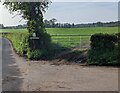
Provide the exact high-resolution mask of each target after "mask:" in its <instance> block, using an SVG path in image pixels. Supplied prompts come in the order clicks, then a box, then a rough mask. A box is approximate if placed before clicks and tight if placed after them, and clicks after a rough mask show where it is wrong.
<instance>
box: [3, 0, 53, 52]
mask: <svg viewBox="0 0 120 93" xmlns="http://www.w3.org/2000/svg"><path fill="white" fill-rule="evenodd" d="M50 3H51V1H49V0H42V1H41V2H8V1H7V2H4V3H3V5H5V6H6V8H7V9H8V10H9V11H10V13H13V12H16V11H17V12H18V14H19V15H22V18H23V19H25V20H27V26H28V27H27V29H28V32H29V39H28V45H29V48H31V49H34V50H35V49H45V48H46V47H47V46H48V45H49V43H50V41H51V40H50V35H48V34H47V33H46V30H45V26H44V22H43V12H45V10H46V8H48V5H49V4H50ZM33 33H36V36H37V37H39V39H38V40H31V39H30V37H31V36H32V34H33Z"/></svg>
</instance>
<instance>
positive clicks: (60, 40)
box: [2, 27, 118, 47]
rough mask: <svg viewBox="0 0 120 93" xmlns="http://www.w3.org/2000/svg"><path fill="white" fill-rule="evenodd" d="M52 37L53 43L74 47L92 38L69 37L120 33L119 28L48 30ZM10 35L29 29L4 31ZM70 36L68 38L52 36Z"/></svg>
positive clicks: (25, 31)
mask: <svg viewBox="0 0 120 93" xmlns="http://www.w3.org/2000/svg"><path fill="white" fill-rule="evenodd" d="M46 31H47V33H49V34H50V35H51V38H52V41H53V42H55V43H57V44H60V45H62V46H64V47H74V46H76V45H79V44H80V43H81V42H86V43H89V39H90V36H82V37H80V36H69V35H93V34H95V33H108V34H114V33H117V32H118V27H96V28H46ZM2 32H8V33H17V32H19V33H27V29H3V30H2ZM52 35H68V36H52Z"/></svg>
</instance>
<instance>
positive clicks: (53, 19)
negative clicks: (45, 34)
mask: <svg viewBox="0 0 120 93" xmlns="http://www.w3.org/2000/svg"><path fill="white" fill-rule="evenodd" d="M49 22H50V25H51V27H55V22H57V19H55V18H52V19H51V20H49Z"/></svg>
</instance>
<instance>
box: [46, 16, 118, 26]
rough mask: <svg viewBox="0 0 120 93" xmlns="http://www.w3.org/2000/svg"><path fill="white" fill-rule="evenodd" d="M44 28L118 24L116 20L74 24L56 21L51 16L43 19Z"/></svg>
mask: <svg viewBox="0 0 120 93" xmlns="http://www.w3.org/2000/svg"><path fill="white" fill-rule="evenodd" d="M44 24H45V27H46V28H84V27H116V26H118V21H116V22H106V23H103V22H97V23H88V24H74V23H57V19H55V18H53V19H51V20H44Z"/></svg>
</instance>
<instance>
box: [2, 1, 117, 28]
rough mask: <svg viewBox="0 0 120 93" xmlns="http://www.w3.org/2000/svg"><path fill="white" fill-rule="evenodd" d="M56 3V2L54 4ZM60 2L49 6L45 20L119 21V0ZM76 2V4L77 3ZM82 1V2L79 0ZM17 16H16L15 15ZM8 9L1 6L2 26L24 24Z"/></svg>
mask: <svg viewBox="0 0 120 93" xmlns="http://www.w3.org/2000/svg"><path fill="white" fill-rule="evenodd" d="M54 1H55V2H54ZM59 1H60V0H53V3H52V4H51V5H50V6H49V9H48V10H47V11H46V13H45V14H44V19H48V20H49V19H52V18H56V19H57V20H58V22H62V23H67V22H69V23H91V22H98V21H102V22H109V21H117V20H118V2H117V1H118V0H115V1H116V2H112V1H113V0H109V1H111V2H107V1H108V0H101V1H106V2H95V1H99V0H91V1H94V2H87V1H88V0H81V1H86V2H84V3H83V2H77V1H78V0H74V2H71V1H70V0H69V2H62V0H61V2H59ZM66 1H67V0H66ZM75 1H76V2H75ZM79 1H80V0H79ZM89 1H90V0H89ZM14 15H15V14H14ZM14 15H11V14H10V13H9V12H8V10H7V9H5V8H4V6H3V5H2V4H0V17H1V18H2V20H0V24H1V23H2V24H4V25H5V26H10V25H19V24H24V23H25V21H24V20H22V21H21V22H19V21H20V20H21V19H22V18H21V17H20V16H16V17H15V18H12V17H13V16H14Z"/></svg>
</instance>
